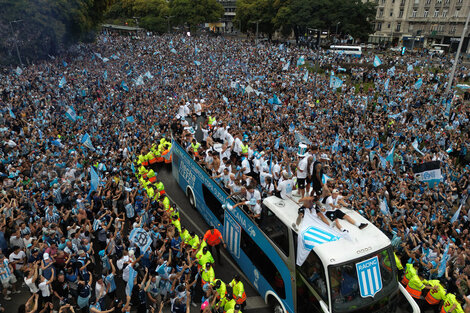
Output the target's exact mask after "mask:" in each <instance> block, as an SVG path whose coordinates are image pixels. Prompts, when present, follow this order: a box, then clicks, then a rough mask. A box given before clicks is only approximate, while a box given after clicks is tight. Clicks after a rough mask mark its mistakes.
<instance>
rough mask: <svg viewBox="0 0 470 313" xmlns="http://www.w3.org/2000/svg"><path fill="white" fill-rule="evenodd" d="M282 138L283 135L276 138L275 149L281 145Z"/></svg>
mask: <svg viewBox="0 0 470 313" xmlns="http://www.w3.org/2000/svg"><path fill="white" fill-rule="evenodd" d="M281 138H282V136H281V137H278V138H277V139H276V140H274V149H276V150H277V149H279V145H280V143H281Z"/></svg>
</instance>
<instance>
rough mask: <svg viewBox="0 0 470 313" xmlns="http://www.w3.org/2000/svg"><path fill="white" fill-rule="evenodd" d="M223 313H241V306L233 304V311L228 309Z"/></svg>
mask: <svg viewBox="0 0 470 313" xmlns="http://www.w3.org/2000/svg"><path fill="white" fill-rule="evenodd" d="M225 313H242V311H241V305H240V304H235V306H234V307H233V309H228V310H227V312H225Z"/></svg>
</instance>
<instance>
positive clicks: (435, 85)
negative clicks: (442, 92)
mask: <svg viewBox="0 0 470 313" xmlns="http://www.w3.org/2000/svg"><path fill="white" fill-rule="evenodd" d="M437 88H439V84H438V83H435V84H434V86H433V87H432V89H434V92H436V91H437Z"/></svg>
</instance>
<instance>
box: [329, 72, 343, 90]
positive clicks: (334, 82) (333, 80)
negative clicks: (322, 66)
mask: <svg viewBox="0 0 470 313" xmlns="http://www.w3.org/2000/svg"><path fill="white" fill-rule="evenodd" d="M342 86H343V81H342V80H341V79H340V78H339V77H336V76H334V75H331V76H330V88H333V89H336V88H341V87H342Z"/></svg>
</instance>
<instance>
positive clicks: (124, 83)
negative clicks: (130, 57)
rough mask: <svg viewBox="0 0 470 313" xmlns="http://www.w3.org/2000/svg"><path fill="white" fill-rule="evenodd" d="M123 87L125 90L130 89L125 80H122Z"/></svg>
mask: <svg viewBox="0 0 470 313" xmlns="http://www.w3.org/2000/svg"><path fill="white" fill-rule="evenodd" d="M121 88H122V89H124V90H125V91H129V87H128V86H127V84H126V82H125V81H122V82H121Z"/></svg>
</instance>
